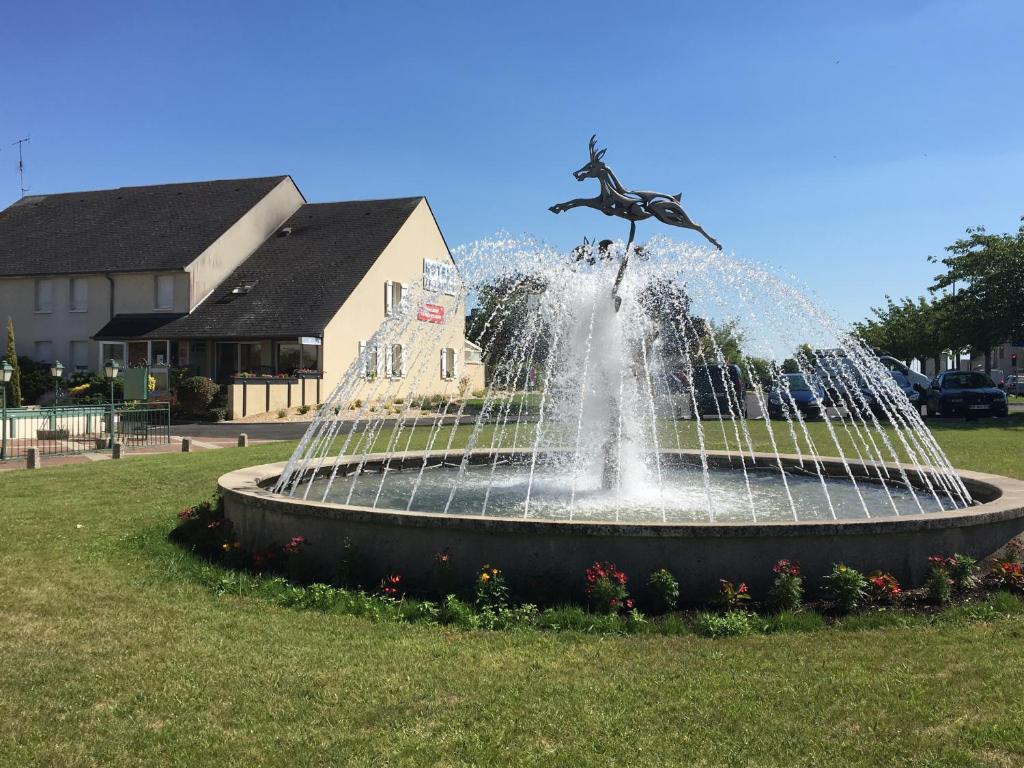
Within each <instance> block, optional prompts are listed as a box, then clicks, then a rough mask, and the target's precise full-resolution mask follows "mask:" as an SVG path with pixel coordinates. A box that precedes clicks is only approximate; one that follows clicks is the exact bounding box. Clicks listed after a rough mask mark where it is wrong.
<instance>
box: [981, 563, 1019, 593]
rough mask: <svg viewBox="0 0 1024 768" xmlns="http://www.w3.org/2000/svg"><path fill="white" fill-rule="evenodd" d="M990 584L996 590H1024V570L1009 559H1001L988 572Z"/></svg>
mask: <svg viewBox="0 0 1024 768" xmlns="http://www.w3.org/2000/svg"><path fill="white" fill-rule="evenodd" d="M988 582H989V584H990V585H991V586H992V587H993V588H994V589H1006V590H1010V591H1021V590H1024V568H1022V567H1021V564H1020V563H1018V562H1014V561H1013V560H1011V559H1009V558H1007V557H1005V556H1004V557H1000V558H999V559H997V560H996V561H995V562H994V563H992V567H991V568H990V569H989V572H988Z"/></svg>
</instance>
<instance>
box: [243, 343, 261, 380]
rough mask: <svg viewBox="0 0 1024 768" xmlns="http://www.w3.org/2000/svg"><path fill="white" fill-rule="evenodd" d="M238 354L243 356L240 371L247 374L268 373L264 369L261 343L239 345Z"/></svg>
mask: <svg viewBox="0 0 1024 768" xmlns="http://www.w3.org/2000/svg"><path fill="white" fill-rule="evenodd" d="M238 353H239V354H240V355H241V356H242V359H241V360H240V361H239V362H240V363H241V365H240V366H239V368H238V370H240V371H244V372H245V373H267V371H265V370H264V369H263V345H262V344H260V343H259V342H256V343H245V344H239V345H238Z"/></svg>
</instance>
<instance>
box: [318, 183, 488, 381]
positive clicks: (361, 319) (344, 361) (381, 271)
mask: <svg viewBox="0 0 1024 768" xmlns="http://www.w3.org/2000/svg"><path fill="white" fill-rule="evenodd" d="M425 258H426V259H431V260H434V261H448V262H450V263H454V262H453V261H452V258H451V254H450V253H449V252H448V247H447V246H446V245H445V242H444V238H443V237H442V235H441V231H440V230H439V229H438V227H437V223H436V222H435V221H434V217H433V215H432V214H431V212H430V207H429V206H428V205H427V203H426V201H425V200H424V201H421V202H420V204H419V205H418V206H417V208H416V210H414V211H413V213H412V215H411V216H410V217H409V219H408V220H407V221H406V223H405V225H404V226H403V227H402V228H401V229H400V230H399V232H398V234H397V235H395V237H394V239H393V240H392V241H391V243H390V244H388V246H387V248H385V249H384V251H383V253H381V255H380V257H379V258H378V259H377V261H376V263H375V264H374V265H373V267H372V268H371V269H370V270H369V271H368V272H367V273H366V275H365V276H364V277H363V279H362V281H361V282H360V283H359V285H358V286H357V287H356V289H355V290H354V291H353V292H352V295H351V296H350V297H349V299H348V301H346V302H345V305H344V306H343V307H342V308H341V309H340V310H339V311H338V313H337V314H336V315H335V316H334V318H333V319H332V320H331V322H330V323H329V324H328V326H327V328H326V329H325V331H324V340H323V345H324V346H323V368H324V381H323V384H324V389H325V391H326V392H328V393H329V392H331V391H332V390H333V389H334V387H335V386H336V385H337V384H338V382H339V381H340V380H341V379H342V377H343V376H344V375H345V373H346V371H347V370H348V368H349V366H350V365H352V364H353V363H354V362H355V361H356V359H357V357H358V356H359V342H361V341H368V340H370V339H371V338H372V336H373V334H374V333H375V332H376V331H377V329H378V327H379V326H380V324H381V323H382V322H383V321H384V318H385V313H384V286H385V284H386V283H387V281H389V280H391V281H395V282H403V283H408V284H410V285H413V284H416V283H420V282H421V281H422V279H423V260H424V259H425ZM438 303H441V304H443V305H444V306H445V309H446V312H445V323H444V324H443V325H435V324H432V323H425V322H421V321H417V320H415V319H414V320H413V321H412V322H411V323H410V327H409V328H408V329H407V331H406V333H405V334H404V336H403V338H402V343H405V344H408V347H409V352H408V357H407V365H406V376H405V378H403V379H400V380H377V381H365V382H364V383H363V384H361V385H360V386H359V388H358V390H357V391H356V392H355V393H354V394H353V397H356V398H360V399H363V400H370V399H382V398H383V397H385V396H398V397H406V396H408V395H409V394H410V389H411V387H412V386H413V384H414V379H415V378H416V374H417V369H418V368H419V366H420V362H421V361H422V364H423V365H424V368H423V374H422V376H421V377H420V378H419V380H418V382H416V383H415V385H416V393H417V394H433V393H450V392H453V391H455V390H456V389H457V387H458V381H457V380H444V379H442V378H441V365H440V350H441V349H442V348H443V347H453V348H454V349H455V350H457V352H458V355H459V377H460V378H461V377H462V376H463V375H465V372H466V371H467V369H468V368H469V367H468V366H466V365H464V358H465V350H464V344H465V341H464V340H465V306H464V303H463V302H462V301H461V300H457V299H456V298H455V297H452V296H445V297H443V299H441V300H440V301H439V302H438ZM417 309H418V307H417V306H416V305H415V304H413V305H412V306H410V307H409V311H410V312H412V313H415V312H416V311H417ZM478 367H479V369H480V373H479V375H477V374H476V373H475V371H474V372H473V378H478V379H479V382H480V383H479V384H473V383H471V384H470V387H469V388H470V389H475V388H479V387H482V386H483V372H482V368H483V367H482V366H478Z"/></svg>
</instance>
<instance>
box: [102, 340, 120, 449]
mask: <svg viewBox="0 0 1024 768" xmlns="http://www.w3.org/2000/svg"><path fill="white" fill-rule="evenodd" d="M118 373H119V367H118V364H117V360H114V359H113V358H111V359H110V360H107V364H106V365H104V366H103V375H104V376H106V377H107V380H108V381H109V382H110V439H109V444H110V447H111V448H113V447H114V440H115V439H116V437H117V423H116V422H115V414H114V379H116V378H117V374H118Z"/></svg>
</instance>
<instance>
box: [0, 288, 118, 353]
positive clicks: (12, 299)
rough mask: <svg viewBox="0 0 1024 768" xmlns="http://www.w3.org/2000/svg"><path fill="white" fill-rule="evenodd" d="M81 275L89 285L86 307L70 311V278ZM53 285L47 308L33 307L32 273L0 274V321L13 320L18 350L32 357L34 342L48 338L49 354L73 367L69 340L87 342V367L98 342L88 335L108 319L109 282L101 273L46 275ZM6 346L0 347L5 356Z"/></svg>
mask: <svg viewBox="0 0 1024 768" xmlns="http://www.w3.org/2000/svg"><path fill="white" fill-rule="evenodd" d="M72 277H75V278H79V277H82V278H85V279H86V281H87V285H88V286H89V288H88V291H89V300H88V308H87V309H86V310H85V311H84V312H78V311H75V312H73V311H71V278H72ZM49 279H50V280H51V282H52V285H53V302H52V310H51V311H50V312H36V311H35V291H36V285H35V284H36V279H35V278H32V277H0V323H2V324H3V327H4V328H6V326H7V318H8V317H10V318H11V320H13V322H14V335H15V339H16V341H17V345H18V354H19V355H24V356H27V357H30V358H33V359H34V358H35V357H36V354H35V343H36V342H37V341H49V342H51V344H52V347H53V357H54V358H56V359H57V360H60V361H61V362H62V363H64V366H65V370H67V371H68V372H69V373H70V372H72V371H73V368H72V366H73V360H72V353H71V342H72V341H84V342H87V343H88V350H89V352H88V361H89V365H90V368H91V367H92V366H95V364H96V360H97V359H98V355H99V346H98V344H97V343H96V342H94V341H91V340H90V337H91V336H92V334H94V333H95V332H96V331H98V330H99V329H100V328H101V327H103V325H104V324H105V323H106V322H107V321H108V320H109V319H110V283H109V282H108V280H107V278H106V277H104V276H103V275H57V276H54V277H52V278H49ZM5 354H6V347H5V348H4V349H3V350H2V351H0V357H2V356H5Z"/></svg>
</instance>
